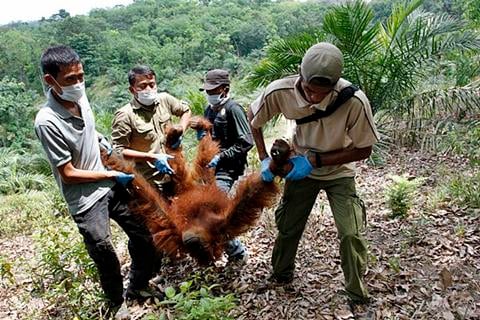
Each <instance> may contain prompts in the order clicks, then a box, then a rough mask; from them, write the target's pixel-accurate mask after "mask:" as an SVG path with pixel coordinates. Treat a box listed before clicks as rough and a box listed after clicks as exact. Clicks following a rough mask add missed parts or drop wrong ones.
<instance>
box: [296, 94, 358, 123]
mask: <svg viewBox="0 0 480 320" xmlns="http://www.w3.org/2000/svg"><path fill="white" fill-rule="evenodd" d="M357 90H358V88H357V87H356V86H354V85H350V86H348V87H345V88H343V89H342V90H341V91H340V92H339V93H338V96H337V99H335V101H334V102H333V103H332V104H330V105H329V106H328V107H327V108H326V109H325V110H316V111H315V113H313V114H311V115H309V116H306V117H304V118H300V119H296V120H295V122H296V123H297V125H300V124H304V123H309V122H312V121H316V120H318V119H320V118H325V117H328V116H329V115H331V114H332V113H334V112H335V111H337V109H338V108H340V107H341V106H342V105H343V104H344V103H345V102H347V101H348V100H349V99H350V98H351V97H353V96H354V95H355V91H357Z"/></svg>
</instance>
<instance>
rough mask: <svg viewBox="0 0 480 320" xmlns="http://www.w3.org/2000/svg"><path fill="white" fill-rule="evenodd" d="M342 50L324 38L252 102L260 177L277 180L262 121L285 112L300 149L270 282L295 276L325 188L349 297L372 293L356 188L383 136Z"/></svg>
mask: <svg viewBox="0 0 480 320" xmlns="http://www.w3.org/2000/svg"><path fill="white" fill-rule="evenodd" d="M342 70H343V55H342V52H341V51H340V50H339V49H338V48H337V47H336V46H334V45H332V44H330V43H325V42H322V43H318V44H316V45H314V46H312V47H311V48H310V49H308V51H307V52H306V54H305V56H304V57H303V59H302V63H301V65H300V74H299V75H294V76H289V77H286V78H283V79H279V80H276V81H274V82H272V83H271V84H269V85H268V86H267V88H266V89H265V90H264V92H263V93H262V94H261V95H260V96H259V97H258V98H257V99H256V100H255V101H254V102H253V103H252V104H251V106H250V109H249V112H248V116H249V120H250V124H251V127H252V133H253V136H254V139H255V143H256V146H257V149H258V154H259V157H260V160H262V178H263V180H264V181H267V182H268V181H273V178H274V175H273V174H272V172H270V170H269V168H268V167H269V163H270V161H271V158H270V157H269V155H268V153H267V151H266V147H265V142H264V138H263V133H262V127H263V126H264V125H265V123H267V122H268V121H269V120H270V119H272V118H273V117H274V116H276V115H278V114H282V115H283V116H284V117H285V118H286V119H288V120H289V121H291V123H292V124H293V126H292V130H291V135H290V138H286V140H288V142H289V143H290V144H291V146H292V148H293V150H294V152H295V155H294V156H293V157H292V158H290V163H291V164H292V169H291V171H290V172H288V174H287V175H286V176H285V180H286V182H285V188H284V194H283V197H282V200H281V203H280V205H279V207H278V208H277V210H276V212H275V220H276V225H277V228H278V235H277V238H276V241H275V246H274V248H273V254H272V264H273V274H272V277H271V278H270V280H271V283H272V284H275V283H276V284H289V283H291V282H292V280H293V274H294V268H295V256H296V253H297V248H298V244H299V241H300V238H301V236H302V233H303V230H304V228H305V224H306V222H307V219H308V216H309V214H310V212H311V210H312V208H313V205H314V203H315V200H316V198H317V195H318V193H319V192H320V190H325V192H326V194H327V197H328V201H329V203H330V207H331V210H332V213H333V217H334V220H335V225H336V227H337V231H338V238H339V240H340V258H341V266H342V269H343V273H344V276H345V288H346V293H347V295H348V297H349V298H350V299H351V302H354V303H364V302H366V301H368V291H367V288H366V287H365V285H364V283H363V280H362V278H363V274H364V273H365V270H366V263H367V246H366V242H365V240H364V238H363V235H362V232H363V229H364V224H365V218H366V217H365V209H364V205H363V202H362V201H361V200H360V198H359V197H358V196H357V193H356V190H355V180H354V177H355V161H360V160H363V159H366V158H368V157H369V155H370V154H371V151H372V145H373V144H374V143H375V142H377V141H378V139H379V138H378V133H377V130H376V128H375V124H374V122H373V116H372V110H371V108H370V104H369V101H368V99H367V97H366V96H365V94H364V93H363V92H362V91H361V90H358V89H357V88H355V87H353V86H351V83H349V82H348V81H347V80H345V79H342V78H341V74H342Z"/></svg>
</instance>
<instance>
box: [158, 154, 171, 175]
mask: <svg viewBox="0 0 480 320" xmlns="http://www.w3.org/2000/svg"><path fill="white" fill-rule="evenodd" d="M155 158H157V159H156V160H155V162H154V163H153V164H154V165H155V168H156V169H157V170H158V172H160V173H166V174H175V171H173V169H172V167H170V165H169V164H168V160H170V159H173V158H174V157H173V156H171V155H169V154H164V153H159V154H156V155H155Z"/></svg>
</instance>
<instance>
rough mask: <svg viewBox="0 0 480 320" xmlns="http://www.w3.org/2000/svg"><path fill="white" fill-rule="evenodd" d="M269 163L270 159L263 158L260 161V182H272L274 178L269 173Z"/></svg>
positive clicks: (270, 172)
mask: <svg viewBox="0 0 480 320" xmlns="http://www.w3.org/2000/svg"><path fill="white" fill-rule="evenodd" d="M270 162H272V158H270V157H269V158H265V159H263V160H262V171H261V174H262V180H263V181H264V182H272V181H273V178H275V176H274V175H273V173H272V171H270Z"/></svg>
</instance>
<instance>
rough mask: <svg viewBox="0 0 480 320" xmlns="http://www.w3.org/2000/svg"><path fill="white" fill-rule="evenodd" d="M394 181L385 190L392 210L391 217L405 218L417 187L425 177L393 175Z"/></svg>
mask: <svg viewBox="0 0 480 320" xmlns="http://www.w3.org/2000/svg"><path fill="white" fill-rule="evenodd" d="M391 179H392V183H391V184H390V185H389V186H388V187H387V189H386V190H385V196H386V198H387V205H388V207H389V208H390V210H391V213H390V217H391V218H396V217H400V218H405V217H406V216H407V214H408V211H409V210H410V208H411V206H412V203H413V199H414V196H415V192H416V190H417V187H418V186H419V185H420V184H421V183H422V181H423V179H421V178H416V179H409V178H407V177H403V176H392V177H391Z"/></svg>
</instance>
